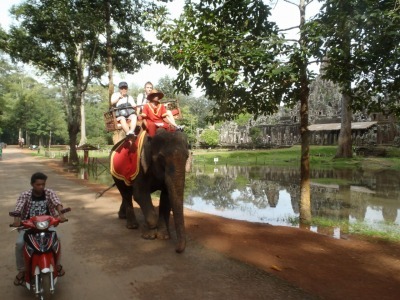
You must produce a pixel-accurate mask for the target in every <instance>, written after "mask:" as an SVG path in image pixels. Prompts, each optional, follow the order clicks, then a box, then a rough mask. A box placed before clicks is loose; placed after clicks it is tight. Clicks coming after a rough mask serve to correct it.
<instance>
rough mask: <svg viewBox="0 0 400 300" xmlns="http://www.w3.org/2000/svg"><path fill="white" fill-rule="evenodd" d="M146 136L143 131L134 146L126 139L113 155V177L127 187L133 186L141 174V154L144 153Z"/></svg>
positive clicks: (111, 167) (111, 166)
mask: <svg viewBox="0 0 400 300" xmlns="http://www.w3.org/2000/svg"><path fill="white" fill-rule="evenodd" d="M145 136H146V132H145V131H142V132H141V133H140V134H139V135H138V136H137V138H136V140H135V143H134V145H131V143H130V141H129V140H128V139H125V140H123V141H121V142H120V145H118V146H117V148H115V149H114V150H113V152H112V153H111V160H110V171H111V175H113V176H114V177H116V178H118V179H121V180H123V181H124V182H125V184H126V185H132V180H134V179H135V178H136V176H137V174H138V173H139V167H140V153H141V152H142V147H143V140H144V137H145Z"/></svg>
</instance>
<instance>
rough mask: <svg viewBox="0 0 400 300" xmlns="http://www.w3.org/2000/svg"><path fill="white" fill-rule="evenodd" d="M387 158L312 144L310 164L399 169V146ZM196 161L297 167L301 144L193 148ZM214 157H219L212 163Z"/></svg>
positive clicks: (390, 148)
mask: <svg viewBox="0 0 400 300" xmlns="http://www.w3.org/2000/svg"><path fill="white" fill-rule="evenodd" d="M387 149H388V150H387V154H388V155H387V157H362V156H353V158H334V157H335V154H336V150H337V147H336V146H311V147H310V167H311V168H318V169H332V168H363V169H372V170H376V169H386V170H387V169H394V170H400V149H399V148H393V147H389V148H387ZM193 154H194V159H195V163H196V164H206V165H213V164H217V165H238V166H240V165H245V166H257V165H267V166H276V167H299V166H300V158H301V147H300V146H293V147H290V148H282V149H269V150H246V151H244V150H237V151H229V150H195V151H193ZM215 159H218V161H217V162H215Z"/></svg>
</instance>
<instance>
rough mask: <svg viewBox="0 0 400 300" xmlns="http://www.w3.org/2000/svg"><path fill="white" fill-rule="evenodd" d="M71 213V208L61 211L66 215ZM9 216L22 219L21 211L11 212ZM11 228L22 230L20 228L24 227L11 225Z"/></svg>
mask: <svg viewBox="0 0 400 300" xmlns="http://www.w3.org/2000/svg"><path fill="white" fill-rule="evenodd" d="M70 211H71V208H70V207H66V208H63V209H62V210H61V211H60V213H62V214H65V213H67V212H70ZM8 215H9V216H10V217H14V218H20V217H21V212H19V211H10V212H9V213H8ZM65 222H68V219H66V220H65ZM10 227H15V228H20V227H22V226H21V225H20V226H14V224H10Z"/></svg>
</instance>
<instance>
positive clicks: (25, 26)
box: [0, 0, 156, 163]
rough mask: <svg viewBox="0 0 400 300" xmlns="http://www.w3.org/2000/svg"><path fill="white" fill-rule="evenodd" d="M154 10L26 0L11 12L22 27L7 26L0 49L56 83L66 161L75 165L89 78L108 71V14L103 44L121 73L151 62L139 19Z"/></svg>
mask: <svg viewBox="0 0 400 300" xmlns="http://www.w3.org/2000/svg"><path fill="white" fill-rule="evenodd" d="M155 8H156V6H155V4H153V3H151V2H146V1H143V2H132V1H129V0H122V1H117V0H109V1H106V2H105V1H101V0H97V1H92V0H90V1H89V0H82V1H72V2H71V1H66V0H63V1H59V0H49V1H40V2H39V1H37V2H36V1H35V2H31V1H30V2H24V3H23V4H21V5H19V6H15V7H13V9H12V10H11V13H12V15H14V16H15V17H17V18H18V19H19V20H20V23H19V25H18V26H12V27H11V28H10V32H9V33H8V34H7V37H6V41H5V42H3V40H2V42H1V43H0V46H1V47H2V48H3V50H5V51H6V52H7V53H8V54H9V55H10V56H11V57H12V58H13V59H15V60H20V61H22V62H24V63H32V64H33V65H35V66H37V67H38V68H39V69H41V70H42V71H44V72H46V73H50V74H51V75H52V77H53V78H55V79H57V80H58V82H59V86H60V88H61V95H62V98H63V102H64V108H65V112H66V118H67V124H68V133H69V144H70V149H71V150H70V162H72V163H77V162H78V156H77V152H76V148H75V145H76V142H77V135H78V132H79V131H80V124H81V111H80V109H81V103H82V99H83V95H84V92H85V91H86V89H87V86H88V84H89V83H90V82H91V80H92V79H93V78H100V77H101V76H102V75H103V74H104V73H105V70H106V57H107V51H110V48H109V47H106V46H105V43H106V42H105V41H104V39H103V38H102V35H103V34H105V32H106V24H108V23H106V21H107V20H106V15H107V12H109V14H108V15H107V16H108V17H109V18H110V20H111V21H110V23H109V25H112V26H113V28H114V30H113V31H112V32H111V33H110V38H111V40H107V42H108V44H107V45H108V46H110V44H111V46H112V51H111V55H112V59H113V65H114V66H115V67H116V68H117V69H118V70H120V71H135V70H138V69H139V68H140V66H141V64H142V63H143V62H147V61H148V60H149V59H150V53H151V51H150V50H151V49H150V48H149V47H148V43H147V42H146V40H145V39H144V38H143V32H142V27H143V26H142V25H143V24H144V23H145V18H144V17H143V15H144V14H145V13H148V12H153V11H154V10H155ZM107 9H109V10H107ZM107 28H109V27H107ZM116 45H118V47H116Z"/></svg>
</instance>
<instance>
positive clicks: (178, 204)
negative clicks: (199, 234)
mask: <svg viewBox="0 0 400 300" xmlns="http://www.w3.org/2000/svg"><path fill="white" fill-rule="evenodd" d="M176 167H177V165H176V164H175V172H173V174H170V175H169V176H168V175H167V176H166V178H165V179H166V180H165V181H166V186H167V187H168V196H169V201H170V206H171V209H172V213H173V216H174V223H175V230H176V235H177V239H178V242H177V245H176V247H175V251H176V252H177V253H182V252H183V251H184V250H185V247H186V232H185V221H184V215H183V202H184V201H183V195H184V189H185V163H183V165H182V168H176Z"/></svg>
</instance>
